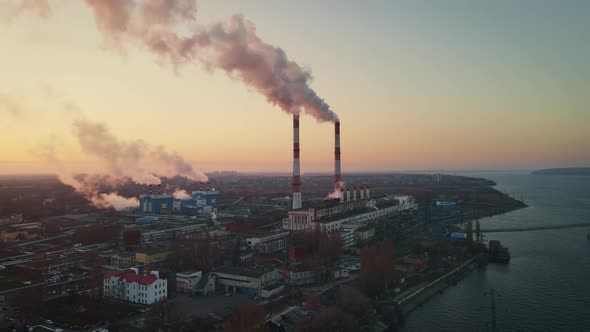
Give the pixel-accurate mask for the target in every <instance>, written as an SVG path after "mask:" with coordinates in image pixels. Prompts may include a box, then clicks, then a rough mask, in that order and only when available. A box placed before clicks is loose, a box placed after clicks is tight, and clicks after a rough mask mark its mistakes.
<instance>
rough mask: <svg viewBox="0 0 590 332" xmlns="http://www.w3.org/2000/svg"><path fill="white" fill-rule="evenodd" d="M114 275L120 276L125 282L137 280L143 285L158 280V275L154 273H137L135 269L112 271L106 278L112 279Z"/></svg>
mask: <svg viewBox="0 0 590 332" xmlns="http://www.w3.org/2000/svg"><path fill="white" fill-rule="evenodd" d="M112 277H117V278H119V280H122V281H124V282H130V283H131V282H136V283H138V284H141V285H145V286H148V285H151V284H153V283H154V281H156V280H158V277H156V276H155V275H153V274H143V275H142V274H137V273H135V271H133V270H127V271H114V272H111V273H107V274H106V275H105V276H104V278H105V279H111V278H112Z"/></svg>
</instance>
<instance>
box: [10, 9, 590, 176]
mask: <svg viewBox="0 0 590 332" xmlns="http://www.w3.org/2000/svg"><path fill="white" fill-rule="evenodd" d="M10 1H12V2H14V3H16V2H17V1H13V0H10ZM10 1H9V2H10ZM49 3H51V4H55V5H56V6H55V7H54V8H52V12H51V15H50V16H49V17H47V18H40V17H39V16H37V15H35V14H34V13H24V12H23V13H21V14H20V15H19V16H18V17H12V16H10V17H8V19H7V18H6V17H5V16H6V13H7V12H6V11H4V12H3V11H2V10H1V7H2V6H1V5H0V19H2V18H3V19H2V20H1V21H0V39H1V40H2V41H3V47H2V59H1V60H2V61H0V73H2V74H1V75H2V79H1V80H0V121H1V122H2V124H3V126H2V130H0V152H1V155H0V174H28V173H43V174H47V173H55V172H56V171H58V170H59V169H58V168H59V166H56V165H65V167H67V168H70V169H71V170H73V171H76V172H102V171H104V166H103V165H101V164H100V163H97V162H96V161H95V159H94V157H93V156H91V155H89V154H87V153H85V152H84V151H83V150H82V149H81V148H80V146H79V144H78V142H77V141H76V139H75V138H74V137H73V135H72V126H71V121H72V117H75V116H79V114H84V117H85V118H87V119H88V120H89V121H92V122H96V123H104V124H106V125H107V126H108V129H109V131H110V133H112V134H113V135H114V136H116V137H117V138H119V139H120V140H122V141H126V142H131V141H135V140H142V141H144V142H146V143H148V144H150V145H152V146H160V145H161V146H164V147H166V148H167V149H169V150H171V151H176V152H178V154H180V155H182V156H183V157H184V158H185V159H186V160H188V161H190V162H191V163H192V164H193V165H194V167H195V168H196V169H198V170H201V171H205V172H210V171H216V170H217V171H223V170H236V171H241V172H281V173H290V172H291V165H292V159H291V158H292V142H291V140H292V132H291V117H290V116H289V114H287V113H285V112H283V111H282V110H281V109H280V108H279V107H278V106H274V105H272V104H270V103H268V102H267V101H266V100H265V97H264V96H262V95H260V94H259V93H257V91H256V90H254V89H253V88H251V87H248V86H246V85H244V84H243V83H242V82H240V81H239V80H232V79H230V78H228V76H227V75H226V74H225V73H223V72H221V71H214V72H213V73H208V72H207V71H206V70H204V69H202V68H201V67H200V66H197V65H195V66H185V67H182V68H178V69H177V70H176V71H175V70H174V69H173V68H171V66H170V65H162V64H158V63H157V62H158V61H157V58H155V57H154V55H153V54H151V53H149V52H147V51H145V50H142V49H140V48H137V47H134V46H133V45H128V46H126V47H125V50H124V51H121V50H119V51H116V50H115V51H114V50H112V49H109V47H108V45H107V44H106V42H105V39H104V36H103V35H101V34H100V32H99V29H97V25H96V23H95V20H94V17H93V16H92V11H91V10H90V9H89V8H88V7H86V6H84V5H83V2H82V1H80V2H74V1H72V2H60V1H49ZM198 8H199V9H198V13H197V18H196V20H197V22H199V23H202V24H209V23H211V22H216V21H226V20H227V19H228V18H229V17H230V16H231V15H233V14H236V13H241V14H243V15H244V16H245V18H246V19H248V20H250V21H252V22H253V23H254V24H255V25H256V31H257V34H258V36H259V37H260V38H262V39H263V40H264V41H265V42H267V43H269V44H271V45H274V46H277V47H280V48H281V49H282V50H284V51H285V53H286V54H287V56H288V57H289V59H290V60H292V61H295V62H297V63H298V64H299V65H301V66H302V67H304V68H309V69H311V70H312V73H313V77H314V80H313V81H312V83H311V87H312V88H313V89H314V90H315V92H317V94H318V95H319V97H321V98H323V99H324V100H325V101H326V102H327V103H328V104H329V105H330V106H331V109H332V110H333V111H335V112H336V113H337V114H338V115H339V118H340V120H341V123H342V136H341V140H342V143H341V144H342V168H343V172H344V173H347V172H358V171H403V170H438V169H444V170H447V171H452V170H468V169H476V170H477V169H486V170H489V169H537V168H546V167H566V166H587V165H589V164H590V154H589V153H588V151H590V131H589V130H588V123H590V112H588V107H589V106H590V96H589V95H588V93H587V91H586V90H587V87H588V86H590V63H589V62H588V59H590V42H589V40H588V34H587V31H590V22H589V21H588V19H587V13H588V12H590V3H587V2H583V1H564V2H559V3H557V2H551V1H522V2H519V3H518V4H515V3H513V2H511V1H494V2H474V1H444V2H436V3H434V2H426V1H369V2H358V3H350V4H348V3H347V6H342V3H341V2H336V1H322V2H320V3H316V2H312V1H297V2H284V3H282V2H281V3H279V2H277V3H268V2H264V1H248V2H242V3H221V2H218V1H212V0H202V1H198ZM3 14H4V15H3ZM302 17H304V18H305V19H302ZM74 105H75V106H74ZM300 140H301V168H302V173H303V174H305V173H306V172H307V173H310V172H318V171H320V172H331V171H332V169H333V157H334V156H333V144H334V141H333V126H332V125H331V124H330V123H318V122H317V121H316V120H314V119H313V118H312V117H310V116H308V115H306V114H303V115H302V118H301V139H300ZM49 153H51V157H52V158H53V157H56V158H58V159H59V163H55V162H50V161H48V160H47V158H48V154H49Z"/></svg>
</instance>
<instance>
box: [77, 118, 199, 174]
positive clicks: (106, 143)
mask: <svg viewBox="0 0 590 332" xmlns="http://www.w3.org/2000/svg"><path fill="white" fill-rule="evenodd" d="M73 132H74V135H75V136H76V138H77V139H78V142H79V143H80V147H81V148H82V151H84V152H86V153H88V154H90V155H93V156H95V157H97V158H98V159H99V160H100V161H101V162H102V163H103V164H104V165H105V166H106V168H107V171H108V173H109V174H111V175H113V176H114V177H116V178H120V177H129V178H131V179H132V180H133V181H135V182H136V183H139V184H160V183H161V181H160V178H159V177H160V176H170V177H172V176H175V175H180V176H185V177H187V178H189V179H190V180H193V181H206V180H207V176H206V175H205V174H204V173H202V172H198V171H196V170H195V169H194V168H193V166H192V165H191V164H190V163H189V162H187V161H186V160H184V159H183V158H182V157H181V156H180V155H178V154H177V153H176V152H169V151H167V150H166V149H165V148H164V147H162V146H156V147H153V146H150V145H149V144H147V143H145V142H143V141H141V140H136V141H131V142H126V141H122V140H120V139H118V138H117V137H115V136H114V135H113V134H111V132H110V131H109V129H108V128H107V127H106V125H104V124H101V123H94V122H90V121H88V120H86V119H84V118H79V119H77V120H75V121H74V122H73Z"/></svg>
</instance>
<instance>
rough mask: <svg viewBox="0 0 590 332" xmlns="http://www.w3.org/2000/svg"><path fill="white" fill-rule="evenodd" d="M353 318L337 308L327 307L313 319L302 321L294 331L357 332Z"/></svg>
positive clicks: (356, 322)
mask: <svg viewBox="0 0 590 332" xmlns="http://www.w3.org/2000/svg"><path fill="white" fill-rule="evenodd" d="M359 327H360V326H359V324H358V321H357V320H355V317H354V316H352V315H350V314H348V313H346V312H344V311H343V310H342V309H340V308H338V307H328V308H324V309H322V310H321V311H320V314H319V315H318V316H316V317H315V318H312V319H308V320H302V321H301V322H300V323H299V324H298V325H297V327H296V328H295V331H297V332H324V331H325V332H331V331H334V332H336V331H337V332H349V331H350V332H353V331H359V330H360V329H359Z"/></svg>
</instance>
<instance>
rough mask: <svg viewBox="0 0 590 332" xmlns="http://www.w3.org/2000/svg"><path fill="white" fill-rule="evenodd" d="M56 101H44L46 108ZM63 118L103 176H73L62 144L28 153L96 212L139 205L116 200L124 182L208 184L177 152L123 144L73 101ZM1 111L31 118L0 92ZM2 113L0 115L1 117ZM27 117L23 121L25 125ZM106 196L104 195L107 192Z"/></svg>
mask: <svg viewBox="0 0 590 332" xmlns="http://www.w3.org/2000/svg"><path fill="white" fill-rule="evenodd" d="M54 101H55V100H52V99H48V100H46V102H47V103H50V102H54ZM59 105H60V106H61V108H62V109H63V111H64V114H66V115H68V116H69V117H71V118H72V133H73V135H74V137H75V138H76V140H77V141H78V143H79V144H80V147H81V149H82V151H83V152H85V153H86V154H88V155H91V156H93V157H95V158H96V161H97V165H98V166H99V168H100V169H101V172H102V173H103V174H86V175H79V176H76V175H75V174H76V172H75V171H74V170H72V169H70V168H69V167H68V165H67V164H66V163H63V162H62V161H61V158H59V156H58V153H59V149H58V148H59V146H60V145H61V143H62V140H61V138H60V137H58V136H51V137H49V138H48V139H47V140H46V141H44V142H40V143H39V144H37V146H36V147H35V148H33V149H31V151H30V152H31V153H32V154H33V155H35V156H36V157H38V158H39V159H41V160H44V161H45V162H47V163H48V165H49V166H50V168H53V171H55V172H56V173H57V174H58V176H59V179H60V181H61V182H63V183H64V184H66V185H69V186H71V187H73V188H74V189H75V190H76V191H77V192H79V193H81V194H82V195H83V196H84V197H85V198H86V199H88V200H89V201H90V202H92V204H93V205H95V206H96V207H99V208H115V209H123V208H127V207H132V206H137V205H138V202H137V200H136V199H134V198H125V197H123V196H120V195H119V194H118V193H117V192H116V190H117V188H118V187H120V186H121V185H123V184H125V183H127V182H128V181H130V180H131V181H133V182H135V183H138V184H146V185H147V184H153V185H155V184H160V183H161V180H160V177H162V176H166V177H174V176H177V175H179V176H184V177H186V178H188V179H190V180H193V181H207V179H208V178H207V176H206V175H205V174H204V173H203V172H200V171H198V170H196V169H195V168H194V167H193V166H192V165H191V163H189V162H188V161H186V160H185V159H183V158H182V157H181V156H180V155H179V154H178V153H176V152H174V151H169V150H167V149H165V148H164V147H162V146H153V145H150V144H147V143H145V142H143V141H141V140H135V141H124V140H121V139H119V138H118V137H116V136H115V135H114V134H112V133H111V132H110V130H109V128H108V127H107V126H106V125H105V124H101V123H97V122H92V121H89V120H88V119H86V118H85V117H84V116H83V115H82V112H81V111H80V109H79V108H78V107H77V106H76V105H75V104H73V103H71V102H63V101H62V102H60V103H59ZM0 111H7V113H9V114H11V115H15V116H16V117H19V118H20V115H23V114H33V112H31V105H29V104H28V103H26V102H25V99H24V98H20V97H18V96H16V95H13V94H10V93H3V92H0ZM1 114H2V113H1V112H0V115H1ZM27 119H28V117H23V118H21V120H23V121H26V120H27ZM105 191H107V192H106V193H105Z"/></svg>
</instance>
